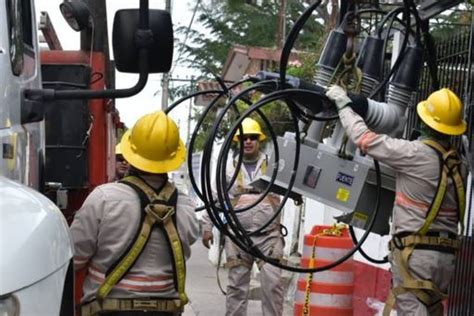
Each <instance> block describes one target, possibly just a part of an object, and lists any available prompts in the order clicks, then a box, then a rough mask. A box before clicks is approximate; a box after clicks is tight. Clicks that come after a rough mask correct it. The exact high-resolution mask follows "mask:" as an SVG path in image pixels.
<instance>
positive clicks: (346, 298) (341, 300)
mask: <svg viewBox="0 0 474 316" xmlns="http://www.w3.org/2000/svg"><path fill="white" fill-rule="evenodd" d="M304 298H305V292H303V291H297V292H296V296H295V303H303V304H304ZM310 305H317V306H330V307H338V308H352V295H345V294H324V293H317V292H312V293H311V295H310Z"/></svg>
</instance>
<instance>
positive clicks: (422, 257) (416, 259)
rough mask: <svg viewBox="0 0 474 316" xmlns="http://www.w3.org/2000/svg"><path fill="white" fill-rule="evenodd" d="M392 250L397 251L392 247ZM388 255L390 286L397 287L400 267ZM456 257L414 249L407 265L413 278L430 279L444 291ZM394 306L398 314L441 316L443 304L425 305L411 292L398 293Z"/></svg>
mask: <svg viewBox="0 0 474 316" xmlns="http://www.w3.org/2000/svg"><path fill="white" fill-rule="evenodd" d="M393 251H399V250H398V249H394V250H392V252H393ZM392 257H393V256H392V255H390V256H389V259H390V264H391V267H392V283H393V284H392V286H393V287H397V286H399V285H400V284H401V283H402V277H401V276H400V269H399V267H398V265H397V264H396V263H395V262H394V260H392ZM455 263H456V257H455V255H454V254H451V253H447V252H441V251H433V250H423V249H415V250H414V251H413V253H412V254H411V256H410V259H409V261H408V266H409V268H410V273H411V275H412V276H413V278H415V279H421V280H431V281H432V282H434V283H435V284H436V285H437V286H438V287H439V289H440V290H441V291H442V292H444V293H446V292H447V289H448V286H449V283H450V281H451V278H452V276H453V274H454V268H455ZM396 308H397V315H398V316H443V305H442V304H441V302H438V303H436V304H433V305H431V306H426V305H425V304H423V303H422V302H420V301H419V300H418V299H417V297H416V296H415V295H414V294H412V293H405V294H400V295H398V296H397V300H396Z"/></svg>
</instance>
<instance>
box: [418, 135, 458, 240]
mask: <svg viewBox="0 0 474 316" xmlns="http://www.w3.org/2000/svg"><path fill="white" fill-rule="evenodd" d="M423 143H424V144H426V145H428V146H430V147H431V148H433V149H434V150H435V151H436V152H437V153H438V154H439V155H440V157H441V160H442V161H441V166H440V168H441V170H440V180H439V183H438V189H437V191H436V194H435V197H434V199H433V201H432V203H431V206H430V208H429V210H428V212H427V215H426V221H425V222H424V224H423V226H422V227H421V228H420V229H419V230H418V232H417V235H421V236H424V235H425V234H426V233H427V232H428V230H429V228H430V226H431V224H432V223H433V221H434V220H435V219H436V216H437V215H438V212H439V210H440V209H441V205H442V204H443V200H444V197H445V195H446V191H447V188H448V177H451V179H452V180H453V183H454V185H455V189H456V198H457V207H458V216H459V222H460V224H461V233H462V232H463V231H464V223H463V220H464V212H465V207H466V205H465V200H466V195H465V191H464V182H463V180H462V177H461V173H460V172H459V165H460V164H461V161H460V159H459V157H458V155H457V152H456V150H454V149H450V150H449V151H448V150H446V149H444V147H443V146H441V145H440V144H438V143H437V142H436V141H434V140H429V139H425V140H423Z"/></svg>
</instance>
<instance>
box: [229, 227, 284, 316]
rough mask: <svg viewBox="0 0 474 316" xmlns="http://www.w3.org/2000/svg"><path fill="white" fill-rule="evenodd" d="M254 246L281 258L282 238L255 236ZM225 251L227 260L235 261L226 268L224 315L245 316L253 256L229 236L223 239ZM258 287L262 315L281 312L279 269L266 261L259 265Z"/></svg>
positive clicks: (281, 298) (275, 315) (276, 315)
mask: <svg viewBox="0 0 474 316" xmlns="http://www.w3.org/2000/svg"><path fill="white" fill-rule="evenodd" d="M254 238H257V240H258V242H256V243H257V245H258V247H259V248H260V250H261V251H262V252H263V253H264V254H266V255H269V256H271V257H278V256H279V257H281V255H282V252H283V240H282V238H281V237H280V236H276V237H275V236H259V237H254ZM225 251H226V256H227V262H228V263H231V262H232V261H235V260H236V259H237V260H238V262H239V263H238V264H237V265H235V266H232V267H230V268H229V275H228V285H227V297H226V315H227V316H246V315H247V305H248V295H249V284H250V276H251V270H252V265H253V262H254V258H253V257H252V256H250V255H249V254H247V253H245V252H243V251H242V250H240V248H238V247H237V246H236V245H234V244H232V242H231V241H230V239H226V244H225ZM260 284H261V286H260V290H261V297H262V313H263V315H264V316H281V315H282V313H283V299H284V298H283V294H284V293H283V282H282V279H281V269H280V268H277V267H275V266H273V265H271V264H269V263H263V264H262V263H261V266H260Z"/></svg>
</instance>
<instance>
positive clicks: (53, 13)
mask: <svg viewBox="0 0 474 316" xmlns="http://www.w3.org/2000/svg"><path fill="white" fill-rule="evenodd" d="M61 2H63V1H62V0H37V1H36V12H37V17H38V16H39V13H40V12H41V11H47V12H48V14H49V16H50V18H51V20H52V23H53V25H54V28H55V30H56V33H57V34H58V37H59V40H60V42H61V45H62V47H63V49H64V50H77V49H79V46H80V44H79V41H80V39H79V38H80V37H79V33H78V32H75V31H73V30H72V29H71V28H70V27H69V26H68V25H67V23H66V22H65V20H64V18H63V17H62V15H61V12H60V11H59V4H60V3H61ZM194 4H195V1H191V0H177V1H172V11H171V16H172V21H173V26H174V29H176V28H177V27H178V26H186V27H187V26H188V25H189V23H190V21H191V17H192V13H193V9H194ZM138 6H139V1H138V0H107V22H108V30H109V34H110V33H111V29H112V23H113V16H114V14H115V11H116V10H118V9H125V8H138ZM149 6H150V8H155V9H164V8H165V0H150V1H149ZM37 19H38V18H37ZM194 27H197V25H196V22H194V23H193V28H194ZM177 40H183V39H180V38H177V35H176V34H175V50H174V58H176V57H177V56H178V55H179V54H178V51H177V49H176V41H177ZM109 46H110V47H112V41H111V36H110V35H109ZM110 56H111V58H113V57H112V56H113V53H112V52H110ZM173 69H174V71H173V74H172V76H173V77H174V78H181V79H187V78H190V76H191V75H193V71H192V70H190V69H188V68H187V67H182V66H180V65H179V64H177V65H176V66H175V67H174V68H173ZM194 74H195V73H194ZM161 78H162V76H161V74H152V75H150V76H149V79H148V83H147V85H146V87H145V88H144V89H143V91H141V92H140V93H139V94H137V95H135V96H132V97H129V98H124V99H116V103H115V104H116V107H117V109H118V110H119V113H120V119H121V121H122V122H124V123H125V125H126V126H127V127H132V126H133V124H134V123H135V122H136V120H137V119H138V118H140V117H141V116H142V115H144V114H147V113H150V112H152V111H156V110H159V109H160V108H161V91H162V88H161ZM115 80H116V88H118V89H120V88H130V87H132V86H134V85H135V83H136V82H137V80H138V75H134V74H125V73H120V72H116V79H115ZM170 104H171V102H170ZM188 112H189V102H184V103H183V104H181V105H180V106H179V107H178V108H176V109H175V110H173V111H172V112H171V117H173V119H174V120H175V121H176V123H177V124H178V125H179V127H180V134H181V137H182V138H183V140H186V138H187V117H188Z"/></svg>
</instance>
